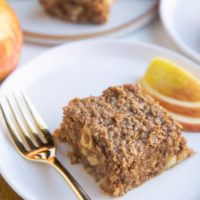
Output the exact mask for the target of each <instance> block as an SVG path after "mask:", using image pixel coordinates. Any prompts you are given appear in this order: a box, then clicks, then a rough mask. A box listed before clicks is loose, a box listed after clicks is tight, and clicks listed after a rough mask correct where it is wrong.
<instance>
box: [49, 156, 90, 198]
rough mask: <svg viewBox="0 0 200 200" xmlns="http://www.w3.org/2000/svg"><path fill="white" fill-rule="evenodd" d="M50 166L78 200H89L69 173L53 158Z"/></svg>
mask: <svg viewBox="0 0 200 200" xmlns="http://www.w3.org/2000/svg"><path fill="white" fill-rule="evenodd" d="M50 164H51V165H52V166H53V167H54V168H55V169H56V170H57V171H58V172H59V173H60V174H61V176H62V177H63V178H64V179H65V180H66V181H67V183H68V184H69V186H70V188H71V189H72V190H73V191H74V193H75V194H76V196H77V199H78V200H91V199H90V197H89V196H88V195H87V194H86V192H85V191H84V189H83V188H82V187H81V186H80V185H79V183H78V182H77V181H76V180H75V178H74V177H73V176H72V175H71V174H70V173H69V171H68V170H67V169H66V168H65V167H64V166H63V165H62V164H61V162H60V161H59V160H58V159H57V158H56V157H54V158H53V162H50Z"/></svg>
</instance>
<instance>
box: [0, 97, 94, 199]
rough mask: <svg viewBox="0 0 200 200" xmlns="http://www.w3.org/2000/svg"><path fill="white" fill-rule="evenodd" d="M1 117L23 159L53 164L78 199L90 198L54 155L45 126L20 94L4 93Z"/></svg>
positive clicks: (25, 98)
mask: <svg viewBox="0 0 200 200" xmlns="http://www.w3.org/2000/svg"><path fill="white" fill-rule="evenodd" d="M0 107H1V111H2V114H3V118H4V120H5V123H6V125H7V128H8V130H9V133H10V136H11V139H12V141H13V143H14V145H15V147H16V149H17V151H18V152H19V153H20V154H21V155H22V156H23V157H24V158H26V159H28V160H31V161H37V162H42V163H46V164H50V165H51V166H53V167H54V168H55V169H56V170H57V171H58V172H59V173H60V174H61V175H62V177H63V178H64V179H65V180H66V182H67V183H68V184H69V186H70V188H71V189H72V190H73V191H74V193H75V194H76V196H77V199H78V200H90V197H89V196H88V195H87V194H86V192H85V191H84V190H83V188H82V187H81V186H80V185H79V183H78V182H77V181H76V180H75V179H74V178H73V176H72V175H71V174H70V173H69V171H68V170H67V169H66V168H65V167H63V165H62V164H61V163H60V162H59V160H58V159H57V158H56V146H55V144H54V141H53V138H52V135H51V134H50V132H49V130H48V128H47V125H46V124H45V123H44V121H43V120H42V119H41V117H40V115H39V114H38V112H37V111H36V109H35V108H34V106H33V104H32V103H31V101H30V100H29V99H28V97H27V96H26V95H25V94H24V93H19V94H18V95H16V94H15V95H12V97H11V96H6V97H5V99H4V101H1V103H0Z"/></svg>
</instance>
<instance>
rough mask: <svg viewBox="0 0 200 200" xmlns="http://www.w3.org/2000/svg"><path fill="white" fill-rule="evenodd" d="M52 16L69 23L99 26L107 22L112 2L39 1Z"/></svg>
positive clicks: (100, 0)
mask: <svg viewBox="0 0 200 200" xmlns="http://www.w3.org/2000/svg"><path fill="white" fill-rule="evenodd" d="M39 1H40V3H41V4H42V5H43V6H44V8H45V10H46V11H47V12H48V13H49V14H50V15H52V16H55V17H58V18H61V19H64V20H66V21H69V22H82V23H83V22H84V23H95V24H101V23H104V22H106V21H107V20H108V17H109V12H110V7H111V5H112V1H113V0H39Z"/></svg>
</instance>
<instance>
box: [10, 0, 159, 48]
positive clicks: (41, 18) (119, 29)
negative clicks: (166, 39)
mask: <svg viewBox="0 0 200 200" xmlns="http://www.w3.org/2000/svg"><path fill="white" fill-rule="evenodd" d="M9 3H10V4H11V6H12V7H13V9H14V10H15V12H16V13H17V15H18V17H19V19H20V21H21V24H22V28H23V31H24V33H25V38H26V39H27V40H29V41H32V42H40V43H48V44H59V43H62V42H64V41H69V40H80V39H85V38H94V37H100V36H107V35H109V36H115V37H116V36H121V35H124V34H127V33H129V32H130V31H133V30H135V29H137V28H139V27H141V26H143V25H145V24H146V23H147V22H149V21H150V20H151V19H152V18H153V16H155V14H156V13H157V7H158V0H139V1H138V0H117V1H116V2H115V3H114V5H113V7H112V11H111V16H110V19H109V21H108V23H106V24H104V25H90V24H88V25H87V24H72V23H66V22H64V21H62V20H59V19H56V18H53V17H50V16H49V15H48V14H46V13H45V12H44V11H43V8H42V6H41V5H40V4H39V3H38V1H36V0H32V1H30V0H29V1H26V0H9Z"/></svg>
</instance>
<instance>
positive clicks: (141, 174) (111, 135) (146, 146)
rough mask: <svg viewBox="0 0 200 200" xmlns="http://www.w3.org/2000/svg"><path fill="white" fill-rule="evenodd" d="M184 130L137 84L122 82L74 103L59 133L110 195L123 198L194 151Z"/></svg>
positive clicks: (77, 99)
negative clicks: (188, 144) (96, 95)
mask: <svg viewBox="0 0 200 200" xmlns="http://www.w3.org/2000/svg"><path fill="white" fill-rule="evenodd" d="M181 129H182V127H181V125H180V124H179V123H178V122H177V121H176V120H174V119H173V118H172V117H171V116H170V115H169V114H168V112H167V111H166V110H165V109H163V108H162V107H161V106H160V105H159V104H158V103H157V102H156V101H155V100H154V99H153V98H151V97H150V96H148V95H145V94H144V93H143V91H142V89H141V87H140V86H139V85H123V86H117V87H110V88H108V89H107V90H105V91H104V92H103V94H102V95H101V96H98V97H88V98H84V99H79V98H76V99H74V100H72V101H70V102H69V105H68V106H66V107H65V108H64V117H63V122H62V124H61V126H60V128H59V129H58V130H57V131H56V132H55V136H56V137H58V138H59V139H60V140H61V141H64V142H68V143H69V144H71V146H72V152H70V154H69V155H70V157H71V159H72V161H73V162H79V163H82V164H83V165H84V166H85V168H86V169H87V170H88V172H89V173H91V174H92V175H93V176H94V178H95V179H96V181H97V182H98V183H99V185H100V187H101V188H102V189H103V190H104V191H105V192H106V193H109V194H110V195H113V196H120V195H123V194H125V193H126V192H127V191H128V190H130V189H132V188H134V187H136V186H139V185H141V184H142V183H144V182H145V181H147V180H149V179H150V178H152V177H155V176H157V175H158V174H160V173H161V172H163V171H164V170H166V169H169V168H171V167H172V166H174V165H176V164H177V163H179V162H181V161H183V160H184V159H186V158H188V157H189V156H191V155H192V154H193V151H192V150H191V149H190V148H188V147H187V144H186V140H185V138H184V137H183V136H182V135H181ZM172 180H173V179H172Z"/></svg>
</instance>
